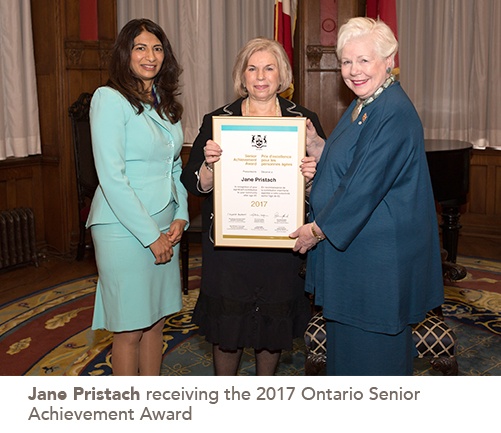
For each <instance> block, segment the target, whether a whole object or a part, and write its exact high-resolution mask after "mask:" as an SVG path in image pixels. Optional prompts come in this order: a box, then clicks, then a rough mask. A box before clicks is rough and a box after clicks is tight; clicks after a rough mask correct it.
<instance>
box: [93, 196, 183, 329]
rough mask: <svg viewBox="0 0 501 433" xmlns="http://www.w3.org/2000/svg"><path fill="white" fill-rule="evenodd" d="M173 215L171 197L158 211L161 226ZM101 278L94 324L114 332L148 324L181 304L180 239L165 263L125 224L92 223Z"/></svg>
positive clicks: (155, 216)
mask: <svg viewBox="0 0 501 433" xmlns="http://www.w3.org/2000/svg"><path fill="white" fill-rule="evenodd" d="M173 217H174V204H173V203H171V204H170V205H169V206H168V207H167V208H166V209H165V210H163V211H162V212H161V213H159V214H157V215H154V216H153V217H152V218H154V219H155V220H156V222H157V224H158V226H159V227H160V228H161V229H162V228H165V229H163V230H162V231H167V230H168V227H169V225H170V223H171V222H172V219H173ZM91 230H92V239H93V242H94V249H95V256H96V263H97V269H98V283H97V288H96V298H95V303H94V318H93V322H92V329H106V330H108V331H111V332H121V331H132V330H138V329H145V328H148V327H149V326H151V325H153V324H154V323H156V322H157V321H158V320H160V319H162V318H163V317H165V316H167V315H169V314H172V313H175V312H177V311H180V310H181V308H182V296H181V275H180V269H179V244H178V245H176V246H175V247H174V256H173V257H172V260H171V261H170V262H168V263H166V264H162V265H155V257H154V255H153V253H152V252H151V250H150V249H149V248H144V247H143V245H142V244H141V243H140V242H139V241H138V240H137V239H136V238H135V237H134V236H133V235H132V234H131V233H130V232H129V231H128V230H127V229H126V228H125V227H124V226H122V225H121V224H119V223H116V224H100V225H94V226H92V228H91Z"/></svg>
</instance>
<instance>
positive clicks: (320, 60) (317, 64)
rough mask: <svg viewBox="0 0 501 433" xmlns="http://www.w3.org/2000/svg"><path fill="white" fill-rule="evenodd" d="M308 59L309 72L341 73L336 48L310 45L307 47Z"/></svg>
mask: <svg viewBox="0 0 501 433" xmlns="http://www.w3.org/2000/svg"><path fill="white" fill-rule="evenodd" d="M306 58H307V59H308V67H307V69H308V71H319V72H323V71H330V72H339V71H340V70H341V69H340V67H339V62H338V59H337V55H336V47H335V46H326V45H308V46H307V47H306Z"/></svg>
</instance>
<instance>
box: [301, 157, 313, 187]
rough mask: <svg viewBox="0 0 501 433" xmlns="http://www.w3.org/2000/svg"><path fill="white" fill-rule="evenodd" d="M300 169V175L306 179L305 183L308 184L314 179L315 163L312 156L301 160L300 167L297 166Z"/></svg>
mask: <svg viewBox="0 0 501 433" xmlns="http://www.w3.org/2000/svg"><path fill="white" fill-rule="evenodd" d="M299 168H300V169H301V174H302V175H303V176H304V178H305V179H306V182H309V181H310V180H312V179H313V178H314V177H315V173H316V172H317V161H316V160H315V157H314V156H305V157H304V158H303V159H302V160H301V165H300V166H299Z"/></svg>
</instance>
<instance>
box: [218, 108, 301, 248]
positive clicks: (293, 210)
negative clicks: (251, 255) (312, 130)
mask: <svg viewBox="0 0 501 433" xmlns="http://www.w3.org/2000/svg"><path fill="white" fill-rule="evenodd" d="M213 131H214V141H215V142H217V143H219V145H220V146H221V148H222V149H223V152H224V156H223V157H222V158H221V159H220V160H219V161H218V162H217V163H215V164H214V216H215V226H214V227H215V233H214V235H215V236H214V242H215V245H216V246H242V247H243V246H245V247H269V248H291V247H293V246H294V243H295V240H294V239H290V238H289V236H288V235H289V233H291V232H293V231H294V230H296V228H297V227H299V226H301V225H302V224H303V223H304V178H303V176H302V175H301V172H300V170H299V165H300V163H301V159H302V158H303V157H304V156H305V153H306V152H305V135H306V118H304V117H290V118H284V117H230V116H215V117H214V118H213Z"/></svg>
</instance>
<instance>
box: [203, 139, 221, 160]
mask: <svg viewBox="0 0 501 433" xmlns="http://www.w3.org/2000/svg"><path fill="white" fill-rule="evenodd" d="M222 153H223V150H222V149H221V146H219V144H217V143H216V142H215V141H214V140H207V142H206V143H205V146H204V156H205V161H207V164H214V163H215V162H218V161H219V159H220V158H221V154H222Z"/></svg>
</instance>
